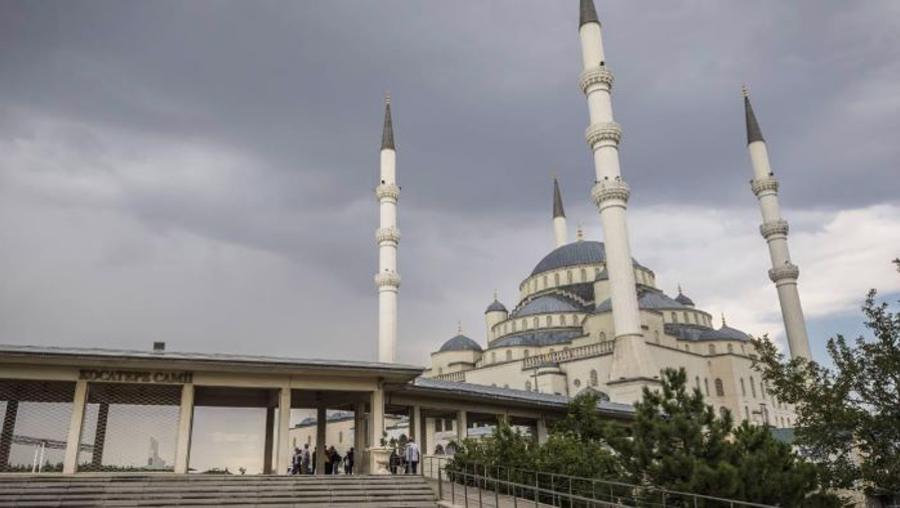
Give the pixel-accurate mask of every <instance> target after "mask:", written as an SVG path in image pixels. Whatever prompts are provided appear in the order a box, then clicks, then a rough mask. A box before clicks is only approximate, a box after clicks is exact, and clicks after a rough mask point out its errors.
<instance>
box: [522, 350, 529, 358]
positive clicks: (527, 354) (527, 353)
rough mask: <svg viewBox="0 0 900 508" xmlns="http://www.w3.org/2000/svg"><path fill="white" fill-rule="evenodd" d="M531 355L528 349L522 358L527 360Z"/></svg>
mask: <svg viewBox="0 0 900 508" xmlns="http://www.w3.org/2000/svg"><path fill="white" fill-rule="evenodd" d="M530 355H531V352H529V351H528V350H527V349H526V350H525V351H523V352H522V356H524V357H525V358H528V357H529V356H530Z"/></svg>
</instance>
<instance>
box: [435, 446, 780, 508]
mask: <svg viewBox="0 0 900 508" xmlns="http://www.w3.org/2000/svg"><path fill="white" fill-rule="evenodd" d="M425 460H426V461H430V462H429V465H430V472H431V474H432V476H433V475H434V469H435V467H434V462H437V470H438V473H437V474H438V480H439V492H440V493H442V490H443V484H442V477H443V476H446V478H447V479H448V480H449V481H451V482H452V483H453V484H455V483H458V482H457V478H458V477H461V478H462V479H464V480H465V481H464V483H465V484H468V481H469V480H470V479H472V480H473V481H474V482H475V486H479V485H480V486H482V487H484V486H488V487H490V486H491V485H493V488H494V489H495V491H496V492H495V495H497V493H498V491H497V489H499V486H500V485H504V486H506V487H507V489H506V492H507V494H508V493H509V490H510V489H512V491H513V494H512V495H513V497H514V503H515V497H516V496H517V495H518V493H523V494H525V496H524V497H525V499H535V500H536V499H541V500H542V501H541V503H544V501H548V502H549V503H550V504H552V505H553V506H563V504H562V502H563V501H567V504H566V506H573V504H572V503H573V501H577V502H578V503H583V502H589V503H598V502H599V503H604V504H606V505H607V506H627V505H624V504H622V503H626V502H630V503H634V504H635V505H639V506H694V507H697V506H706V507H709V506H728V507H729V508H737V507H741V508H749V507H752V508H774V507H773V506H772V505H766V504H760V503H753V502H750V501H741V500H737V499H727V498H722V497H716V496H709V495H705V494H695V493H692V492H682V491H677V490H670V489H666V488H663V487H656V486H653V485H635V484H631V483H625V482H619V481H614V480H601V479H598V478H587V477H582V476H572V475H566V474H560V473H551V472H546V471H535V470H530V469H522V468H514V467H506V466H496V465H487V464H483V463H480V462H463V463H456V464H454V459H453V458H452V457H436V456H428V457H425ZM460 467H461V468H462V471H460V470H459V469H460ZM470 468H471V470H472V473H470V472H469V470H470ZM479 469H480V470H481V472H482V474H480V475H479V474H478V470H479ZM504 470H505V475H504ZM422 472H423V474H425V468H424V467H423V468H422ZM495 472H496V475H494V473H495ZM514 473H516V476H519V477H524V478H526V479H527V478H529V477H533V478H534V483H533V484H526V483H522V482H515V481H512V478H513V474H514ZM504 477H505V478H506V480H503V478H504ZM546 480H549V481H546ZM548 484H549V485H550V488H549V489H548V488H546V485H548ZM588 486H589V487H590V497H587V493H586V492H583V491H585V490H586V487H588ZM598 486H599V487H600V488H599V489H598ZM564 487H568V491H564V490H558V489H561V488H564ZM452 492H455V489H452ZM479 494H480V492H479ZM532 495H533V496H534V497H531V496H532ZM545 498H548V499H545ZM535 502H536V503H537V501H535ZM673 502H675V504H672V503H673ZM557 503H559V504H557ZM610 503H611V504H610ZM685 503H687V504H685ZM545 504H546V503H545ZM466 506H468V504H467V505H466ZM479 506H480V505H479Z"/></svg>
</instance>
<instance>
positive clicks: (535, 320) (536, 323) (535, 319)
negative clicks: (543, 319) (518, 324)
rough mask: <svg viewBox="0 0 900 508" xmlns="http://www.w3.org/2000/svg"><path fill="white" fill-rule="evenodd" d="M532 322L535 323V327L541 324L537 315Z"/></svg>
mask: <svg viewBox="0 0 900 508" xmlns="http://www.w3.org/2000/svg"><path fill="white" fill-rule="evenodd" d="M531 323H532V325H533V326H534V327H535V328H537V327H538V326H540V324H539V323H538V318H537V316H535V317H534V318H533V319H532V320H531Z"/></svg>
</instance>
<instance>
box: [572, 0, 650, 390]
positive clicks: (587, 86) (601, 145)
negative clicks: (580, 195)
mask: <svg viewBox="0 0 900 508" xmlns="http://www.w3.org/2000/svg"><path fill="white" fill-rule="evenodd" d="M580 12H581V20H580V23H581V24H580V26H579V28H578V35H579V38H580V39H581V60H582V65H583V68H584V70H583V72H582V73H581V80H580V81H581V82H580V84H581V90H582V91H583V92H584V95H585V96H586V97H587V103H588V112H589V114H590V125H589V126H588V128H587V131H586V132H585V137H586V138H587V142H588V146H590V148H591V153H592V155H593V158H594V171H595V182H596V183H595V185H594V187H593V189H592V190H591V197H592V198H593V201H594V204H596V205H597V208H598V209H599V210H600V221H601V222H602V223H603V240H604V244H605V250H606V269H607V271H608V272H609V291H610V299H611V303H612V314H613V316H612V318H613V328H614V330H615V341H616V342H615V349H614V356H613V362H612V366H611V370H610V381H609V383H608V386H609V388H610V390H611V395H615V398H617V399H618V400H619V401H621V402H634V401H635V400H638V399H640V397H641V390H642V388H643V387H644V386H647V385H648V384H655V383H656V381H654V378H658V377H659V370H658V369H657V368H656V366H655V362H654V361H653V359H652V357H651V356H650V353H649V351H648V348H647V344H646V342H645V339H644V336H643V334H642V332H641V319H640V313H639V310H638V300H637V288H636V281H635V277H634V265H633V261H632V257H631V245H630V242H629V238H628V222H627V220H626V215H625V212H626V210H627V208H628V198H629V196H630V194H631V190H630V188H629V187H628V184H626V183H625V180H624V179H623V178H622V174H621V171H620V169H619V141H620V140H621V138H622V128H621V127H620V126H619V124H618V123H616V122H615V120H614V119H613V113H612V85H613V75H612V72H610V70H609V67H608V66H607V65H606V57H605V55H604V51H603V38H602V35H601V27H600V22H599V20H598V19H597V12H596V10H595V9H594V4H593V0H581V9H580Z"/></svg>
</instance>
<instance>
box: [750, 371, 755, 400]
mask: <svg viewBox="0 0 900 508" xmlns="http://www.w3.org/2000/svg"><path fill="white" fill-rule="evenodd" d="M750 393H751V394H752V395H753V398H754V399H755V398H756V384H755V383H754V382H753V376H750Z"/></svg>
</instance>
